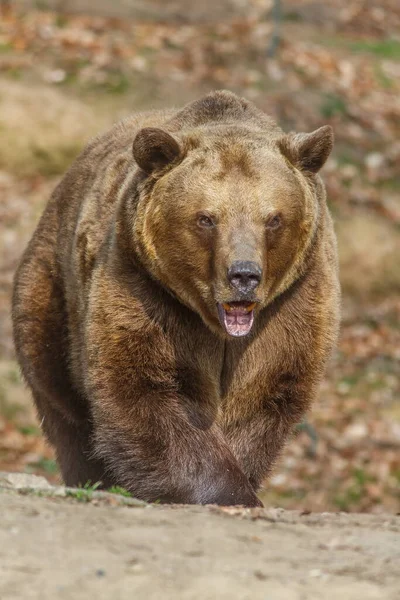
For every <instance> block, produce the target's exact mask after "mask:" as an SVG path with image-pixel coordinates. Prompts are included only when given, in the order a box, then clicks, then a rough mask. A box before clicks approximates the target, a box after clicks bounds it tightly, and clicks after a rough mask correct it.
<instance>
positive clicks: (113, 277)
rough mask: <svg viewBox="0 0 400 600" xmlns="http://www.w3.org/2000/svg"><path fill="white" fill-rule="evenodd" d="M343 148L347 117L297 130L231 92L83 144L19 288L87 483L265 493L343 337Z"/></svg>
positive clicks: (194, 499) (63, 437)
mask: <svg viewBox="0 0 400 600" xmlns="http://www.w3.org/2000/svg"><path fill="white" fill-rule="evenodd" d="M132 143H133V156H132ZM331 148H332V132H331V129H330V128H329V127H322V128H320V129H318V130H317V131H315V132H313V133H311V134H287V135H286V134H284V133H283V132H282V130H281V129H280V128H279V127H278V126H277V125H276V124H275V123H274V122H273V121H272V119H270V118H269V117H267V116H266V115H265V114H264V113H262V112H261V111H259V110H258V109H256V108H255V107H254V106H253V105H252V104H251V103H250V102H248V101H246V100H244V99H241V98H238V97H237V96H235V95H234V94H232V93H230V92H215V93H211V94H209V95H207V96H205V97H204V98H202V99H200V100H198V101H196V102H193V103H191V104H189V105H188V106H186V107H184V108H183V109H182V110H179V111H167V112H160V111H159V112H150V113H142V114H137V115H135V116H133V117H132V118H128V119H126V120H125V121H123V122H121V123H119V124H117V125H116V126H114V127H113V128H112V129H111V131H109V132H108V133H106V134H105V135H103V136H101V137H98V138H97V139H95V140H93V141H92V142H91V143H90V144H89V145H88V146H87V148H86V149H85V150H84V152H83V153H82V154H81V155H80V156H79V158H78V159H77V160H76V162H75V163H74V164H73V165H72V167H71V168H70V170H69V171H68V173H67V174H66V175H65V177H64V179H63V180H62V182H61V183H60V185H59V186H58V187H57V188H56V190H55V192H54V194H53V196H52V198H51V199H50V201H49V203H48V205H47V208H46V209H45V211H44V214H43V216H42V218H41V220H40V222H39V225H38V227H37V229H36V232H35V233H34V235H33V238H32V240H31V242H30V244H29V246H28V248H27V250H26V252H25V254H24V256H23V258H22V261H21V264H20V266H19V269H18V272H17V275H16V279H15V288H14V298H13V322H14V335H15V345H16V350H17V354H18V358H19V361H20V364H21V367H22V371H23V374H24V377H25V379H26V381H27V382H28V384H29V386H30V388H31V389H32V392H33V396H34V399H35V402H36V405H37V409H38V413H39V417H40V419H41V421H42V426H43V430H44V432H45V434H46V436H47V437H48V439H49V441H50V442H51V443H52V444H53V445H54V446H55V448H56V451H57V457H58V461H59V464H60V467H61V471H62V475H63V478H64V480H65V482H66V483H67V484H68V485H78V484H83V483H85V482H86V481H87V480H91V481H92V482H95V481H98V480H101V481H102V482H103V485H104V486H109V485H112V484H118V485H120V486H123V487H125V488H126V489H128V490H129V491H130V492H132V494H133V495H135V496H137V497H139V498H143V499H145V500H149V501H155V500H157V499H160V500H161V501H164V502H185V503H218V504H225V505H230V504H244V505H247V506H256V505H259V504H260V502H259V500H258V499H257V496H256V491H257V489H258V488H259V486H260V483H261V482H262V480H263V479H264V478H265V476H266V475H267V474H268V473H269V472H270V470H271V467H272V466H273V463H274V461H275V459H276V457H277V455H278V453H279V451H280V450H281V448H282V446H283V444H284V442H285V439H286V438H287V436H288V434H289V433H290V431H291V430H292V428H293V426H294V424H296V423H298V422H299V420H301V419H302V417H303V415H304V413H305V411H306V410H307V409H308V408H309V406H310V403H311V402H312V400H313V399H314V397H315V395H316V391H317V387H318V383H319V381H320V379H321V376H322V375H323V372H324V368H325V365H326V362H327V359H328V357H329V354H330V352H331V349H332V347H333V345H334V342H335V338H336V335H337V327H338V305H339V288H338V278H337V260H336V244H335V236H334V232H333V228H332V223H331V218H330V216H329V213H328V210H327V206H326V201H325V191H324V187H323V184H322V182H321V179H320V178H319V176H318V174H317V172H318V170H319V169H320V168H321V167H322V165H323V164H324V162H325V160H326V158H327V157H328V155H329V152H330V150H331ZM134 159H135V160H134ZM135 163H136V164H135ZM253 320H254V324H253Z"/></svg>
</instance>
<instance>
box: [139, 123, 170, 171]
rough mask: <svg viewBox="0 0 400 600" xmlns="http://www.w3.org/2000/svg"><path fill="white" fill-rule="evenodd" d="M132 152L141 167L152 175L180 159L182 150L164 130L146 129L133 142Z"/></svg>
mask: <svg viewBox="0 0 400 600" xmlns="http://www.w3.org/2000/svg"><path fill="white" fill-rule="evenodd" d="M132 152H133V157H134V159H135V161H136V162H137V164H138V165H139V167H140V168H141V169H143V171H144V172H145V173H147V174H148V175H150V174H151V173H154V172H155V171H159V170H160V169H162V168H164V167H165V166H166V165H168V164H169V163H171V162H173V161H174V160H176V159H177V158H179V157H180V156H181V154H182V149H181V147H180V145H179V144H178V142H177V141H176V139H175V138H173V137H172V135H170V134H169V133H167V132H166V131H164V130H163V129H158V128H157V127H144V128H143V129H141V130H140V131H139V132H138V133H137V134H136V137H135V139H134V140H133V146H132Z"/></svg>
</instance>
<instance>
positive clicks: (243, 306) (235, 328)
mask: <svg viewBox="0 0 400 600" xmlns="http://www.w3.org/2000/svg"><path fill="white" fill-rule="evenodd" d="M254 307H255V303H254V302H232V303H230V304H227V303H224V304H218V312H219V317H220V321H221V323H222V325H223V326H224V327H225V330H226V332H227V333H228V334H229V335H233V336H234V337H240V336H242V335H247V334H248V333H249V332H250V330H251V328H252V326H253V322H254Z"/></svg>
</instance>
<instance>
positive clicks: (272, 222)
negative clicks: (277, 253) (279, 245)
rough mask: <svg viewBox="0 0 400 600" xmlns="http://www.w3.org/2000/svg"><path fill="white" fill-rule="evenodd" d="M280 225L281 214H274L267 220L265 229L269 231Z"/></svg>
mask: <svg viewBox="0 0 400 600" xmlns="http://www.w3.org/2000/svg"><path fill="white" fill-rule="evenodd" d="M281 225H282V217H281V215H274V216H273V217H271V218H270V219H269V221H267V229H269V230H270V231H276V230H277V229H279V227H280V226H281Z"/></svg>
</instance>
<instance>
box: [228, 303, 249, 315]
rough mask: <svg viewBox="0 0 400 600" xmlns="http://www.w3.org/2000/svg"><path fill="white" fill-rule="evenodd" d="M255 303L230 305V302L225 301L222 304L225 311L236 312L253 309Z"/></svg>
mask: <svg viewBox="0 0 400 600" xmlns="http://www.w3.org/2000/svg"><path fill="white" fill-rule="evenodd" d="M255 305H256V303H255V302H253V303H252V304H246V305H241V304H236V305H232V304H227V303H225V302H224V303H223V304H222V306H223V307H224V309H225V310H226V311H227V312H232V311H237V312H247V313H249V312H251V311H252V310H254V307H255Z"/></svg>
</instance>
